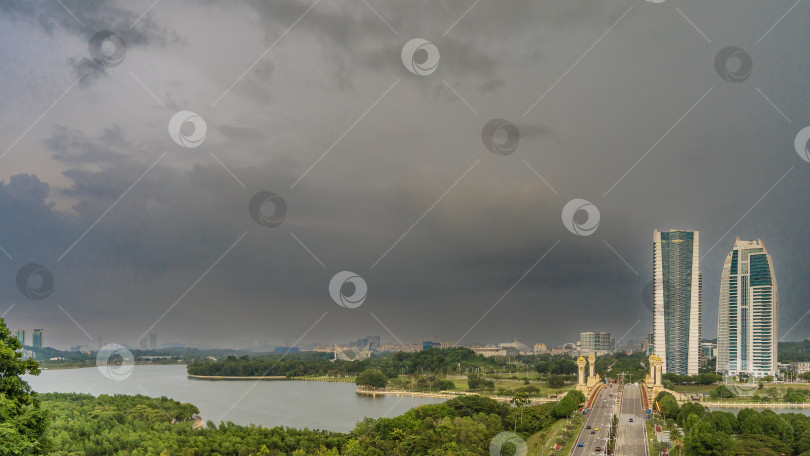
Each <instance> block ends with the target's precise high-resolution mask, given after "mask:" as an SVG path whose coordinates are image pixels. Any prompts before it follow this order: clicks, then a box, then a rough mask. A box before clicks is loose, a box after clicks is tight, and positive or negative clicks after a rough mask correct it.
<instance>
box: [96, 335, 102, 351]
mask: <svg viewBox="0 0 810 456" xmlns="http://www.w3.org/2000/svg"><path fill="white" fill-rule="evenodd" d="M95 342H96V350H101V347H102V345H101V336H96V339H95Z"/></svg>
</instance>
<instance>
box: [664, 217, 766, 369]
mask: <svg viewBox="0 0 810 456" xmlns="http://www.w3.org/2000/svg"><path fill="white" fill-rule="evenodd" d="M653 236H654V249H653V250H654V253H653V275H654V278H653V340H652V341H651V342H652V345H653V354H654V355H656V356H657V357H659V358H660V360H661V361H662V362H663V365H662V370H663V373H667V372H669V373H674V374H679V375H697V374H698V369H699V368H700V357H701V350H700V345H701V339H702V331H701V323H702V319H703V318H702V317H703V309H702V307H703V275H702V273H701V272H700V255H699V252H700V249H699V247H700V237H699V233H698V232H697V231H687V230H670V231H668V232H661V231H658V230H656V231H655V232H654V235H653ZM777 308H778V299H777V292H776V278H775V277H774V272H773V261H772V260H771V257H770V255H768V251H767V250H765V245H764V244H763V243H762V241H760V240H756V241H742V240H740V238H737V240H736V241H735V242H734V249H733V250H732V251H731V252H730V253H729V254H728V256H727V257H726V261H725V264H724V265H723V276H722V279H721V280H720V307H719V315H718V323H717V369H716V370H717V372H718V373H723V374H727V375H737V374H745V375H752V376H755V377H764V376H766V375H776V373H777V369H776V358H777V345H776V344H777V323H778V319H777Z"/></svg>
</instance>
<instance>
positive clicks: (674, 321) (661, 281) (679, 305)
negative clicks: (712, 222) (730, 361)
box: [653, 230, 703, 375]
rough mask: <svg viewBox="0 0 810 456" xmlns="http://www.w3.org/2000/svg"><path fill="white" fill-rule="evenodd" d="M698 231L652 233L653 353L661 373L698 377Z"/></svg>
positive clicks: (700, 317)
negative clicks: (659, 364)
mask: <svg viewBox="0 0 810 456" xmlns="http://www.w3.org/2000/svg"><path fill="white" fill-rule="evenodd" d="M699 246H700V243H699V236H698V232H697V231H688V230H670V231H666V232H661V231H658V230H655V231H654V232H653V275H654V279H653V335H654V336H653V337H654V341H653V352H654V353H655V354H656V355H657V356H659V357H661V359H662V360H663V362H664V363H663V366H662V369H663V372H664V373H667V372H670V373H673V374H679V375H697V374H698V370H699V368H700V341H701V335H702V331H701V324H702V321H703V315H702V312H703V309H702V301H703V275H702V274H701V272H700V255H699V251H700V249H699Z"/></svg>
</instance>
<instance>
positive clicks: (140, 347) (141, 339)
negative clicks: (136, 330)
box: [138, 337, 146, 350]
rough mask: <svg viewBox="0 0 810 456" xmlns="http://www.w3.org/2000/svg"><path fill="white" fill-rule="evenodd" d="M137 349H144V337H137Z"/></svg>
mask: <svg viewBox="0 0 810 456" xmlns="http://www.w3.org/2000/svg"><path fill="white" fill-rule="evenodd" d="M138 350H146V337H141V338H140V339H138Z"/></svg>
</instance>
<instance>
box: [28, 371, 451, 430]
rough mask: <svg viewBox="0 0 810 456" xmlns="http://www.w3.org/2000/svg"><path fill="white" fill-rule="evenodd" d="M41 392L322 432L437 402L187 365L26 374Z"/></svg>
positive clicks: (345, 427)
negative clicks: (160, 400)
mask: <svg viewBox="0 0 810 456" xmlns="http://www.w3.org/2000/svg"><path fill="white" fill-rule="evenodd" d="M24 378H25V380H26V381H28V383H29V384H30V385H31V387H32V388H33V389H34V390H35V391H38V392H41V393H50V392H59V393H72V392H76V393H89V394H92V395H94V396H98V395H100V394H132V395H134V394H143V395H147V396H153V397H160V396H167V397H170V398H172V399H175V400H178V401H180V402H190V403H192V404H194V405H196V406H197V407H199V409H200V415H202V417H203V419H205V420H206V421H207V420H212V421H214V422H216V423H218V422H219V421H220V420H223V421H233V422H234V423H237V424H245V425H246V424H251V423H254V424H258V425H262V426H267V427H273V426H289V427H295V428H305V427H307V428H310V429H327V430H330V431H340V432H346V431H349V430H351V429H353V428H354V425H355V424H356V423H357V422H358V421H360V420H362V419H363V418H364V417H372V418H379V417H382V416H388V417H393V416H396V415H399V414H402V413H404V412H405V411H407V410H409V409H411V408H413V407H416V406H417V405H421V404H430V403H435V402H441V400H439V399H430V398H416V397H395V396H379V397H376V398H372V397H368V396H361V395H358V394H356V393H355V392H354V391H355V389H356V388H357V387H356V386H355V385H354V384H353V383H326V382H301V381H261V382H253V381H212V380H190V379H189V378H188V377H187V376H186V366H135V368H134V370H133V372H132V376H130V377H129V378H128V379H126V380H124V381H115V380H110V379H107V378H106V377H104V376H103V375H101V372H99V370H98V369H96V368H95V367H88V368H82V369H58V370H43V371H42V374H40V375H39V376H36V377H34V376H25V377H24Z"/></svg>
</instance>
